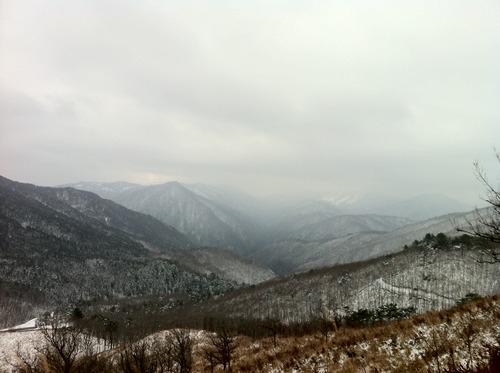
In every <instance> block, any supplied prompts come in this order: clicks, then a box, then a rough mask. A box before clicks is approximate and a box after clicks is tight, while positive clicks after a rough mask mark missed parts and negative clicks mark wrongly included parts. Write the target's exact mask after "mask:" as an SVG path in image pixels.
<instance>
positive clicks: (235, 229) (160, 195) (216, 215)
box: [114, 182, 259, 253]
mask: <svg viewBox="0 0 500 373" xmlns="http://www.w3.org/2000/svg"><path fill="white" fill-rule="evenodd" d="M114 200H115V201H116V202H117V203H120V204H122V205H123V206H125V207H127V208H130V209H132V210H135V211H140V212H142V213H145V214H149V215H151V216H153V217H155V218H157V219H158V220H160V221H162V222H164V223H166V224H169V225H172V226H173V227H175V228H176V229H178V230H179V231H180V232H182V233H184V234H185V235H186V236H187V237H189V238H190V239H191V240H192V241H194V242H195V243H197V244H198V245H201V246H217V247H222V248H228V249H231V250H233V251H235V252H238V253H245V251H246V249H248V248H249V247H252V246H253V245H255V242H256V240H257V238H258V237H259V235H258V234H257V232H258V231H259V227H258V225H257V223H256V222H255V221H253V220H252V219H251V218H250V217H248V216H247V215H245V214H244V213H242V212H241V211H238V210H236V209H234V208H232V207H230V206H226V205H224V204H222V203H217V202H214V201H212V200H209V199H207V198H205V197H203V196H201V195H199V194H196V193H194V192H192V191H191V190H189V189H188V188H186V187H184V186H183V185H182V184H180V183H177V182H170V183H166V184H162V185H154V186H148V187H144V188H142V189H139V190H132V191H130V192H125V193H122V194H120V195H118V196H117V197H115V198H114Z"/></svg>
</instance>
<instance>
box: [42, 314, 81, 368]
mask: <svg viewBox="0 0 500 373" xmlns="http://www.w3.org/2000/svg"><path fill="white" fill-rule="evenodd" d="M40 330H41V332H42V334H43V337H44V339H45V341H46V344H45V346H44V347H42V348H41V349H40V351H39V352H41V355H42V356H43V358H44V360H45V362H46V364H47V366H48V367H49V369H50V371H51V372H55V373H71V372H73V371H74V365H75V362H76V359H77V357H78V355H79V354H81V353H83V352H84V347H86V346H85V344H84V343H82V342H83V340H82V333H81V331H80V330H79V329H77V328H75V327H74V326H71V325H68V324H67V323H65V322H64V321H63V320H62V319H61V318H60V317H58V316H55V317H53V318H52V320H50V324H45V325H43V326H42V328H41V329H40Z"/></svg>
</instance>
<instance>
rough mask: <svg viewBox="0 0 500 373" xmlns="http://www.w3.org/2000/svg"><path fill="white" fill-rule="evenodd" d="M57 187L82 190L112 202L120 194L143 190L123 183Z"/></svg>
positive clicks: (138, 186)
mask: <svg viewBox="0 0 500 373" xmlns="http://www.w3.org/2000/svg"><path fill="white" fill-rule="evenodd" d="M57 187H58V188H75V189H78V190H84V191H86V192H92V193H95V194H97V195H98V196H99V197H101V198H106V199H111V200H113V199H114V198H115V197H116V196H118V195H120V194H122V193H125V192H129V191H132V190H136V189H141V188H143V186H142V185H139V184H132V183H127V182H125V181H115V182H111V183H101V182H86V181H82V182H79V183H71V184H63V185H58V186H57Z"/></svg>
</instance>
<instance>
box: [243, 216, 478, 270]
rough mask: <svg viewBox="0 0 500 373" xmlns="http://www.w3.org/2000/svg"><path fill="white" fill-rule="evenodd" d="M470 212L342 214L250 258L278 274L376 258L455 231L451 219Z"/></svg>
mask: <svg viewBox="0 0 500 373" xmlns="http://www.w3.org/2000/svg"><path fill="white" fill-rule="evenodd" d="M466 218H467V219H469V220H474V214H473V213H471V212H470V213H455V214H447V215H443V216H439V217H435V218H432V219H428V220H425V221H421V222H413V223H411V221H409V220H407V219H405V218H398V217H391V216H379V215H343V216H339V217H335V218H331V219H328V220H325V221H322V222H320V223H317V224H315V225H310V226H306V227H303V228H302V229H299V230H297V231H295V232H290V233H289V235H288V236H284V237H283V239H282V240H281V241H279V240H278V241H275V242H273V243H271V244H269V245H268V246H266V247H263V248H261V249H258V250H256V252H255V254H254V256H253V259H255V260H256V261H258V262H260V263H261V264H263V265H265V266H268V267H270V268H272V269H273V270H274V271H275V272H277V273H279V274H287V273H292V272H297V271H305V270H309V269H313V268H319V267H325V266H331V265H334V264H342V263H351V262H355V261H361V260H367V259H371V258H376V257H379V256H382V255H387V254H391V253H395V252H398V251H401V250H402V249H403V247H404V246H405V245H409V244H411V243H412V242H413V241H415V240H419V239H421V238H422V237H423V236H424V235H425V234H426V233H432V234H438V233H441V232H442V233H445V234H447V235H450V236H453V235H457V232H456V228H455V226H454V224H455V223H457V224H458V225H463V224H464V223H465V219H466Z"/></svg>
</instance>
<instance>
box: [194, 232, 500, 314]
mask: <svg viewBox="0 0 500 373" xmlns="http://www.w3.org/2000/svg"><path fill="white" fill-rule="evenodd" d="M443 236H444V235H442V234H441V235H439V237H443ZM436 237H437V236H434V235H426V237H425V238H424V239H423V240H421V241H418V242H416V243H414V244H412V245H410V246H409V247H408V248H407V249H405V250H403V251H401V252H398V253H395V254H391V255H386V256H383V257H380V258H377V259H372V260H369V261H364V262H357V263H350V264H344V265H337V266H334V267H329V268H323V269H316V270H310V271H308V272H304V273H300V274H294V275H290V276H287V277H285V278H282V279H276V280H272V281H269V282H266V283H263V284H260V285H257V286H255V287H252V288H250V289H244V290H239V291H236V292H233V293H231V294H228V295H226V296H224V297H221V298H220V299H218V300H217V301H216V302H214V303H207V304H206V305H205V306H204V311H205V312H207V313H209V314H210V313H212V314H225V315H227V316H228V317H242V318H258V319H263V318H266V317H275V318H278V319H280V320H281V321H283V322H296V321H304V320H308V319H310V318H311V317H312V316H314V315H315V314H318V313H319V314H327V315H330V316H331V315H345V314H346V313H349V312H353V311H357V310H360V309H377V308H378V307H381V306H384V305H386V304H395V305H397V307H399V308H407V307H413V308H414V309H415V311H416V312H419V313H420V312H425V311H429V310H439V309H444V308H448V307H451V306H453V305H455V304H456V302H458V301H460V299H462V298H464V297H465V296H466V295H467V294H470V293H473V294H478V295H480V296H487V295H495V294H498V293H500V278H499V277H498V273H500V263H496V264H489V263H486V262H485V261H484V260H483V259H484V255H483V252H482V243H480V242H476V241H474V240H472V241H470V238H467V237H465V236H464V237H458V238H455V239H448V240H447V241H446V242H447V243H446V245H443V246H440V244H439V240H438V239H437V238H436ZM444 237H446V236H444ZM195 316H196V315H193V318H195Z"/></svg>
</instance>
